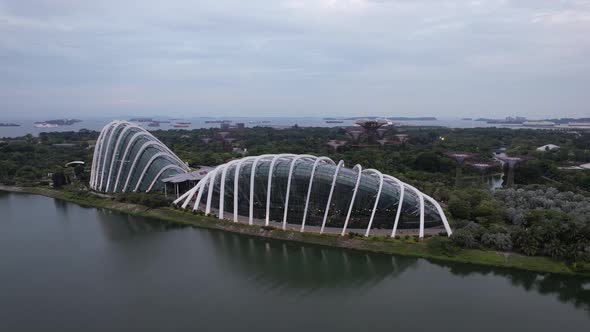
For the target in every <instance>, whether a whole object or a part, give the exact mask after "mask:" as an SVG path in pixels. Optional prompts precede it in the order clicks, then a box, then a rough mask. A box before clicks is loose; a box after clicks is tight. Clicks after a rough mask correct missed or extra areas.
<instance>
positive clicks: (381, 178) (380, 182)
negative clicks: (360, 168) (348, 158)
mask: <svg viewBox="0 0 590 332" xmlns="http://www.w3.org/2000/svg"><path fill="white" fill-rule="evenodd" d="M364 172H367V173H373V174H377V176H378V177H379V189H378V190H377V197H375V205H373V211H371V218H370V219H369V225H368V226H367V231H366V232H365V236H369V233H370V232H371V225H373V218H375V212H376V211H377V206H378V205H379V199H380V198H381V190H382V189H383V173H381V172H379V171H378V170H376V169H372V168H369V169H366V170H364Z"/></svg>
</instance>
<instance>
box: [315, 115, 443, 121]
mask: <svg viewBox="0 0 590 332" xmlns="http://www.w3.org/2000/svg"><path fill="white" fill-rule="evenodd" d="M359 119H387V120H396V121H436V120H437V119H436V118H435V117H433V116H417V117H404V116H393V117H382V116H353V117H350V118H322V120H327V121H334V120H337V121H338V120H359Z"/></svg>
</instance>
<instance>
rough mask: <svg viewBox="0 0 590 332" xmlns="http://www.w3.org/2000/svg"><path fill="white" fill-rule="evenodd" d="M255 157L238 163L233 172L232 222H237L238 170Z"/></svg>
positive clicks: (243, 159)
mask: <svg viewBox="0 0 590 332" xmlns="http://www.w3.org/2000/svg"><path fill="white" fill-rule="evenodd" d="M254 158H255V157H246V158H242V159H240V160H239V161H238V164H237V165H236V171H235V172H234V222H238V192H239V184H240V169H241V168H242V164H243V163H244V162H245V161H248V160H252V159H254Z"/></svg>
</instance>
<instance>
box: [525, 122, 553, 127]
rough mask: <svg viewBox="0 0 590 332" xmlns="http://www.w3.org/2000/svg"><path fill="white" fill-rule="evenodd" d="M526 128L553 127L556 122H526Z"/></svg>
mask: <svg viewBox="0 0 590 332" xmlns="http://www.w3.org/2000/svg"><path fill="white" fill-rule="evenodd" d="M522 125H523V126H526V127H553V126H555V122H551V121H525V122H523V123H522Z"/></svg>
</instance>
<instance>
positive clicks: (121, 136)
mask: <svg viewBox="0 0 590 332" xmlns="http://www.w3.org/2000/svg"><path fill="white" fill-rule="evenodd" d="M125 124H126V125H127V126H126V127H125V128H124V129H123V130H122V131H121V134H119V138H118V139H117V142H115V146H114V147H113V158H111V165H110V166H109V172H108V174H107V186H106V189H105V191H106V192H108V191H109V188H110V185H111V173H112V172H113V167H114V166H115V163H116V162H117V161H116V159H117V155H118V154H119V152H120V151H121V143H123V141H124V140H125V134H126V133H127V131H129V130H130V129H134V128H135V129H139V130H141V128H140V127H139V126H136V125H132V124H131V123H125ZM122 165H123V162H122V161H121V162H120V163H119V167H121V166H122Z"/></svg>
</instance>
